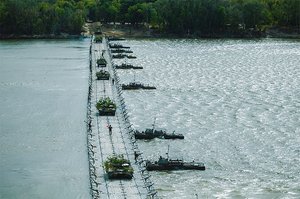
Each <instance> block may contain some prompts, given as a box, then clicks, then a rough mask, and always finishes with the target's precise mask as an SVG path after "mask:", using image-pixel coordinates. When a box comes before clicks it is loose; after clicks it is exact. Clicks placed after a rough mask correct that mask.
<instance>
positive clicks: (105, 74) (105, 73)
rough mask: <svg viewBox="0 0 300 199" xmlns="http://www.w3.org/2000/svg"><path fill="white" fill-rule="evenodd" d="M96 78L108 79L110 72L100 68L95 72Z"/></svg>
mask: <svg viewBox="0 0 300 199" xmlns="http://www.w3.org/2000/svg"><path fill="white" fill-rule="evenodd" d="M96 76H97V80H109V77H110V74H109V72H108V71H105V70H100V71H99V72H96Z"/></svg>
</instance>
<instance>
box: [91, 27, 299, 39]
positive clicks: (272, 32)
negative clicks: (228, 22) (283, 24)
mask: <svg viewBox="0 0 300 199" xmlns="http://www.w3.org/2000/svg"><path fill="white" fill-rule="evenodd" d="M88 26H89V27H93V28H92V29H90V33H95V32H102V33H103V34H105V35H107V36H116V37H127V38H130V37H134V38H265V37H270V38H293V39H300V34H299V33H298V32H297V30H296V29H293V30H291V29H284V28H278V27H272V28H269V29H267V30H266V31H265V32H259V31H255V30H247V31H246V30H245V31H240V32H232V31H231V32H230V31H228V32H224V33H214V34H205V33H197V34H182V35H178V34H171V33H164V32H159V31H158V30H157V29H151V28H147V27H146V26H135V27H133V26H131V25H121V24H106V25H100V23H91V24H90V25H88Z"/></svg>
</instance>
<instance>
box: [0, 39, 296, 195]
mask: <svg viewBox="0 0 300 199" xmlns="http://www.w3.org/2000/svg"><path fill="white" fill-rule="evenodd" d="M121 43H123V44H124V45H128V46H130V47H131V50H133V52H134V55H136V56H137V57H138V58H137V59H136V60H127V62H129V63H132V64H135V65H140V66H143V67H144V69H143V70H135V71H133V70H128V71H125V70H123V71H122V70H118V74H119V76H120V79H121V81H122V83H127V82H130V81H133V79H135V80H136V81H140V82H143V83H146V84H150V85H154V86H156V87H157V89H156V90H152V91H149V90H148V91H124V93H123V95H124V97H125V101H126V104H127V106H128V111H129V115H130V120H131V122H132V123H133V126H134V128H136V129H139V130H143V129H144V128H149V127H151V125H152V123H153V121H154V118H156V123H155V125H156V127H160V128H165V129H167V130H168V131H169V132H172V131H173V130H175V132H177V133H182V134H184V136H185V139H184V140H159V139H156V140H153V141H138V144H139V147H140V149H141V151H143V156H144V158H147V159H153V160H155V159H157V158H158V157H159V155H165V153H166V152H167V149H168V145H169V146H170V151H169V156H170V157H172V158H184V159H185V160H187V161H189V160H195V161H201V162H204V163H205V165H206V168H207V169H206V171H172V172H151V175H152V180H153V181H154V183H155V188H157V190H158V193H159V196H161V197H162V198H177V199H181V198H187V199H191V198H197V196H196V194H197V195H198V197H199V198H236V199H238V198H255V199H256V198H264V199H265V198H266V199H268V198H289V199H290V198H300V185H299V182H300V136H299V135H300V121H299V120H300V119H299V118H300V59H299V58H300V43H299V41H297V40H280V39H263V40H221V39H220V40H197V39H130V40H127V41H122V42H121ZM88 44H89V42H88V40H69V41H68V40H61V41H59V40H58V41H55V40H28V41H9V42H7V41H5V42H3V41H2V42H0V59H1V63H0V64H1V66H0V79H1V81H0V83H1V84H0V92H1V95H0V114H1V115H0V133H1V140H0V149H1V151H0V159H1V163H0V164H1V167H0V168H1V173H0V179H1V181H0V198H89V182H88V161H87V152H86V150H87V149H86V129H85V125H84V120H85V114H86V106H85V105H86V99H87V86H88V85H87V84H88V83H87V80H88ZM115 62H116V63H121V61H119V60H118V61H115Z"/></svg>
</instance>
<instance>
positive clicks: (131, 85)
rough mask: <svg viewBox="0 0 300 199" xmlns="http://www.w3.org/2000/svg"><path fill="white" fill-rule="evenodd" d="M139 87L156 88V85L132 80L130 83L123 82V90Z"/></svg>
mask: <svg viewBox="0 0 300 199" xmlns="http://www.w3.org/2000/svg"><path fill="white" fill-rule="evenodd" d="M138 89H148V90H149V89H156V88H155V87H154V86H145V85H143V84H141V83H137V82H131V83H129V84H122V90H138Z"/></svg>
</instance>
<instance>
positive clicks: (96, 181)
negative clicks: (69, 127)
mask: <svg viewBox="0 0 300 199" xmlns="http://www.w3.org/2000/svg"><path fill="white" fill-rule="evenodd" d="M91 45H92V46H91V50H90V51H91V57H90V59H91V64H92V65H91V67H92V73H91V81H92V82H91V92H90V96H89V97H90V102H91V103H90V104H89V106H90V116H88V117H90V122H91V126H90V131H88V132H89V136H88V147H89V150H88V152H89V163H90V178H91V190H92V197H93V198H101V199H102V198H107V199H121V198H130V199H131V198H132V199H135V198H136V199H141V198H143V199H144V198H158V197H157V194H156V191H155V189H154V188H153V186H152V185H153V183H152V182H151V181H150V176H149V174H148V173H147V171H145V169H144V168H143V166H144V161H143V159H142V156H140V157H139V158H138V160H137V162H135V160H134V155H133V150H136V151H138V148H137V145H136V143H135V140H134V138H133V137H132V133H133V129H132V128H131V126H130V122H129V118H128V117H126V114H127V113H126V107H125V105H124V98H123V97H122V96H121V89H120V85H119V83H118V82H119V78H118V76H117V74H116V71H115V69H114V68H113V67H112V64H111V55H110V52H109V49H108V47H107V43H106V40H105V39H104V40H103V43H93V42H92V43H91ZM102 50H105V53H104V57H105V59H106V61H107V67H106V68H104V69H105V70H108V71H109V72H110V74H111V76H113V78H115V84H113V83H112V80H111V79H110V80H109V81H107V80H96V71H99V70H100V68H98V67H97V65H96V60H97V59H98V58H100V56H101V54H102ZM101 97H110V98H111V99H113V100H114V102H115V103H116V105H117V111H116V115H115V116H99V115H98V111H97V109H96V107H95V106H96V103H97V101H98V100H99V99H100V98H101ZM109 124H110V125H112V127H113V129H112V134H111V135H110V134H109V131H108V128H107V126H108V125H109ZM113 154H123V155H124V157H125V158H127V159H129V160H130V162H131V165H132V167H133V169H134V176H133V179H132V180H108V179H107V176H106V175H105V169H104V162H105V160H106V159H107V158H108V157H110V156H111V155H113Z"/></svg>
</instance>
